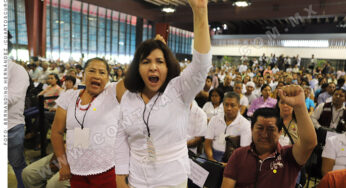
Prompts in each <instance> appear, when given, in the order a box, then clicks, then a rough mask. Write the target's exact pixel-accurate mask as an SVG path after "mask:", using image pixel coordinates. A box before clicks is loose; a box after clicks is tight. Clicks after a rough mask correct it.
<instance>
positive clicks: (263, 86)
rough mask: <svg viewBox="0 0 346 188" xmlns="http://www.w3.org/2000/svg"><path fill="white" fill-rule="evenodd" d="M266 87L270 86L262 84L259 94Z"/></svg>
mask: <svg viewBox="0 0 346 188" xmlns="http://www.w3.org/2000/svg"><path fill="white" fill-rule="evenodd" d="M266 87H270V85H268V84H263V85H262V87H261V92H262V91H263V89H265V88H266ZM270 90H272V88H271V87H270Z"/></svg>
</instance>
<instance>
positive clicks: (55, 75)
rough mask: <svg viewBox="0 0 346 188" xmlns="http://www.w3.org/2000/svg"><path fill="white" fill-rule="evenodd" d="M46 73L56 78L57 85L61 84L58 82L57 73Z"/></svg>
mask: <svg viewBox="0 0 346 188" xmlns="http://www.w3.org/2000/svg"><path fill="white" fill-rule="evenodd" d="M48 75H53V76H54V78H55V79H56V84H57V85H59V86H61V82H60V79H59V76H58V75H57V74H55V73H50V74H48Z"/></svg>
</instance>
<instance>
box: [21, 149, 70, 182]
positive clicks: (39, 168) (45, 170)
mask: <svg viewBox="0 0 346 188" xmlns="http://www.w3.org/2000/svg"><path fill="white" fill-rule="evenodd" d="M58 166H59V165H58V161H57V159H56V157H55V155H54V154H53V153H52V154H50V155H47V156H46V157H44V158H42V159H40V160H38V161H35V162H34V163H31V164H30V165H29V166H27V167H26V168H25V169H24V170H23V173H22V177H23V183H24V186H25V187H29V188H36V187H37V188H39V187H40V188H41V187H46V188H64V187H70V181H69V180H65V181H60V180H59V179H60V178H59V177H60V176H59V168H58Z"/></svg>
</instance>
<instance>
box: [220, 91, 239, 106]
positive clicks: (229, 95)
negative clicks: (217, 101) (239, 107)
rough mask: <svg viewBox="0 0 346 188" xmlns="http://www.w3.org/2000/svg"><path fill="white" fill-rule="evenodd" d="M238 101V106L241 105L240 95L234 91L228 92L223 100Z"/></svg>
mask: <svg viewBox="0 0 346 188" xmlns="http://www.w3.org/2000/svg"><path fill="white" fill-rule="evenodd" d="M228 98H229V99H232V98H234V99H237V102H238V104H240V96H239V95H238V93H236V92H234V91H229V92H226V93H225V95H224V97H223V100H225V99H228Z"/></svg>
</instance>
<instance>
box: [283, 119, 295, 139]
mask: <svg viewBox="0 0 346 188" xmlns="http://www.w3.org/2000/svg"><path fill="white" fill-rule="evenodd" d="M292 121H293V118H292V119H291V121H290V122H289V123H288V126H287V132H285V134H284V136H286V134H287V133H288V130H289V129H290V126H291V123H292ZM284 126H286V125H284Z"/></svg>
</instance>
